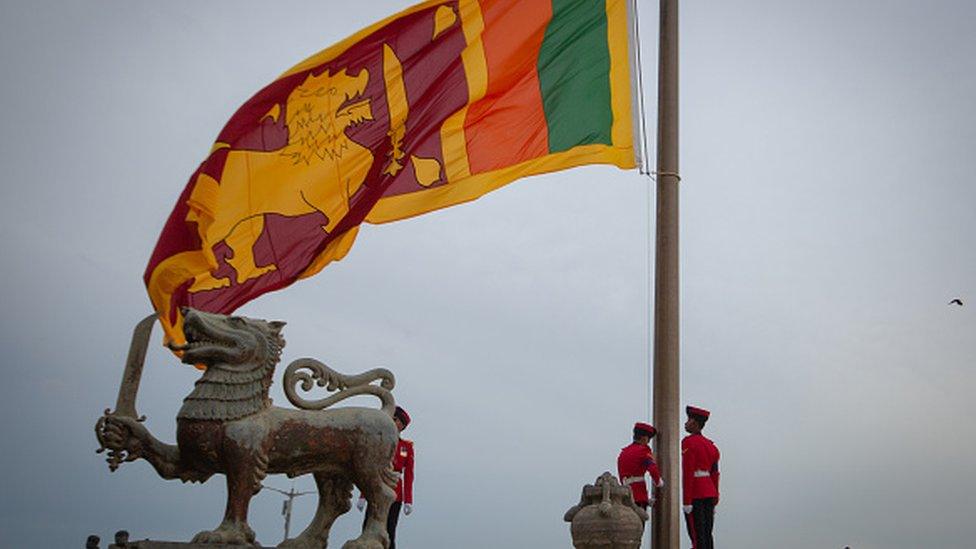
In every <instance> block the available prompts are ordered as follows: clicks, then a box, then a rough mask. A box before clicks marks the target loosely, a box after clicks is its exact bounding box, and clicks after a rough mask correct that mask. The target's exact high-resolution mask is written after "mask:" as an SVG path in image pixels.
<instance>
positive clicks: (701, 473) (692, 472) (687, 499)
mask: <svg viewBox="0 0 976 549" xmlns="http://www.w3.org/2000/svg"><path fill="white" fill-rule="evenodd" d="M687 409H688V416H689V418H692V419H697V420H699V421H700V424H702V425H703V424H704V422H705V420H707V419H708V416H709V412H708V411H707V410H703V409H701V408H695V407H693V406H689V407H688V408H687ZM718 459H719V451H718V448H717V447H716V446H715V443H713V442H712V441H711V440H709V439H708V438H706V437H705V436H704V435H702V434H701V432H695V433H692V434H690V435H688V436H686V437H685V438H684V439H682V440H681V480H682V504H683V506H684V510H685V520H686V522H687V526H688V535H689V536H690V537H691V544H692V548H693V549H712V548H713V547H714V541H713V539H712V526H713V524H714V520H715V506H716V505H717V504H718V498H719V493H718V481H719V470H718Z"/></svg>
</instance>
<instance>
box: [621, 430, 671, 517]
mask: <svg viewBox="0 0 976 549" xmlns="http://www.w3.org/2000/svg"><path fill="white" fill-rule="evenodd" d="M617 473H618V475H619V476H620V482H621V483H622V484H625V485H629V486H630V490H631V492H632V493H633V494H634V503H647V501H648V497H647V483H645V482H644V473H650V475H651V479H652V480H653V481H654V485H655V486H661V485H662V484H661V471H660V470H659V469H658V467H657V463H656V462H655V461H654V453H653V452H651V447H650V446H648V445H646V444H638V443H636V442H635V443H633V444H631V445H630V446H626V447H624V448H623V449H622V450H620V455H619V456H618V457H617Z"/></svg>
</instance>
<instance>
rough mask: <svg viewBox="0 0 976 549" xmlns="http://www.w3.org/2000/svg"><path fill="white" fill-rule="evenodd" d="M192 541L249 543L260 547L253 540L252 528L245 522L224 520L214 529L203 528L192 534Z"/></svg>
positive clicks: (230, 543)
mask: <svg viewBox="0 0 976 549" xmlns="http://www.w3.org/2000/svg"><path fill="white" fill-rule="evenodd" d="M192 543H207V544H210V543H223V544H226V545H250V546H252V547H260V545H258V544H256V543H255V542H254V530H251V527H250V526H248V525H247V524H246V523H234V522H228V521H224V522H222V523H221V524H220V526H218V527H217V529H216V530H204V531H203V532H200V533H199V534H197V535H195V536H193V541H192Z"/></svg>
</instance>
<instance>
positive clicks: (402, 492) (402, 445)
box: [386, 406, 413, 549]
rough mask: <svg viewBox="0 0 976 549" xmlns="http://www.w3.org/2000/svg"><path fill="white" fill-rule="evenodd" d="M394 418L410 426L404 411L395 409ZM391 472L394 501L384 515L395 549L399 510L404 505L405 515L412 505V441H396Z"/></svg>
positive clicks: (401, 439) (393, 548)
mask: <svg viewBox="0 0 976 549" xmlns="http://www.w3.org/2000/svg"><path fill="white" fill-rule="evenodd" d="M394 417H395V418H396V419H398V420H400V422H401V423H402V425H403V427H404V428H406V426H407V425H409V424H410V415H409V414H407V412H406V410H404V409H403V408H400V407H399V406H397V407H396V412H395V413H394ZM393 470H394V471H395V472H396V474H397V477H399V478H398V480H397V485H396V501H394V502H393V503H392V504H391V505H390V512H389V513H388V514H387V515H386V533H387V534H388V535H389V536H390V549H396V528H397V523H398V522H399V521H400V509H401V508H402V507H403V506H404V505H406V506H407V514H410V513H409V511H410V506H411V505H413V441H412V440H407V439H405V438H402V437H401V438H400V439H399V440H397V445H396V450H394V451H393Z"/></svg>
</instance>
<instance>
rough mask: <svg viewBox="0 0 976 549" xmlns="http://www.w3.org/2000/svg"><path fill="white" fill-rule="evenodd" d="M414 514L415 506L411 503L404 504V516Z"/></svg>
mask: <svg viewBox="0 0 976 549" xmlns="http://www.w3.org/2000/svg"><path fill="white" fill-rule="evenodd" d="M412 512H413V505H411V504H409V503H404V504H403V514H404V515H409V514H410V513H412Z"/></svg>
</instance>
